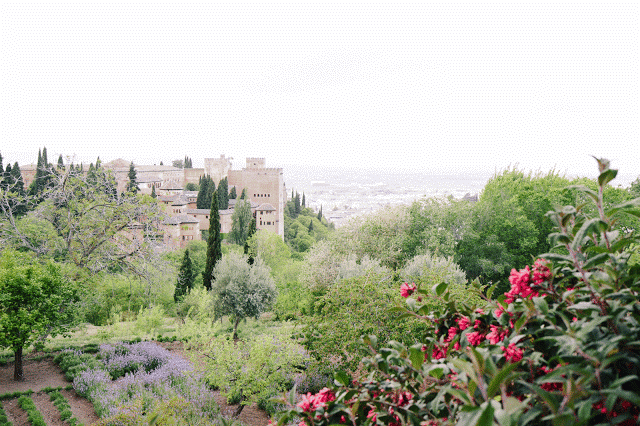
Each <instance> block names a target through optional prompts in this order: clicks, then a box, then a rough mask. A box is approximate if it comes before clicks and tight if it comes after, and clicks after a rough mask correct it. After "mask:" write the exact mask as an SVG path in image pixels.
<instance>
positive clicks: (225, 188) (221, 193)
mask: <svg viewBox="0 0 640 426" xmlns="http://www.w3.org/2000/svg"><path fill="white" fill-rule="evenodd" d="M218 208H219V209H220V210H226V209H228V208H229V183H228V181H227V178H224V179H222V180H220V182H219V183H218Z"/></svg>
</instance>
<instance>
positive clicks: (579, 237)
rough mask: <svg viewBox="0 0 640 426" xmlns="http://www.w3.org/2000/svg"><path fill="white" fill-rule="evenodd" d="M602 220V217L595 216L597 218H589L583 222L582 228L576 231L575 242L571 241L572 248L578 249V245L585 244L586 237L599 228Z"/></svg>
mask: <svg viewBox="0 0 640 426" xmlns="http://www.w3.org/2000/svg"><path fill="white" fill-rule="evenodd" d="M600 222H602V221H601V220H600V219H598V218H595V219H589V220H587V221H586V222H585V223H583V224H582V226H581V227H580V229H579V230H578V232H577V233H576V236H575V237H574V239H573V242H572V243H571V248H572V249H573V250H577V249H578V247H580V246H582V245H583V244H584V240H585V238H588V236H589V234H591V233H594V232H596V231H598V230H599V227H600ZM605 226H606V224H605Z"/></svg>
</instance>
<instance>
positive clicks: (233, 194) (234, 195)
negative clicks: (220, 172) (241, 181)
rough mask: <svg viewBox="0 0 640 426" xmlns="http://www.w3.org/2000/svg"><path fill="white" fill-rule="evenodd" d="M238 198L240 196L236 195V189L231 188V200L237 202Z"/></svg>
mask: <svg viewBox="0 0 640 426" xmlns="http://www.w3.org/2000/svg"><path fill="white" fill-rule="evenodd" d="M236 198H238V194H237V193H236V187H235V186H233V187H231V191H229V199H230V200H235V199H236Z"/></svg>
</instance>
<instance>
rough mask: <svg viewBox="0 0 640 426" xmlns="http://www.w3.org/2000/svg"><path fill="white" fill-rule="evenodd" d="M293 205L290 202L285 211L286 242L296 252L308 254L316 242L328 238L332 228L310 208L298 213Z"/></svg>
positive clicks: (301, 209) (302, 209)
mask: <svg viewBox="0 0 640 426" xmlns="http://www.w3.org/2000/svg"><path fill="white" fill-rule="evenodd" d="M292 203H293V202H292V201H288V202H287V205H286V206H285V209H284V213H285V214H284V241H285V242H286V243H287V245H288V246H289V247H290V248H291V249H292V250H294V251H296V252H299V253H303V252H307V251H309V249H310V248H311V247H312V246H313V245H314V244H315V243H316V242H318V241H321V240H324V239H326V238H328V236H329V235H330V233H331V228H330V227H329V223H328V222H327V221H326V219H320V220H319V219H318V217H317V215H316V214H315V213H314V212H313V210H311V209H310V208H300V209H299V210H298V211H297V213H296V212H295V208H293V207H292V206H293V204H292Z"/></svg>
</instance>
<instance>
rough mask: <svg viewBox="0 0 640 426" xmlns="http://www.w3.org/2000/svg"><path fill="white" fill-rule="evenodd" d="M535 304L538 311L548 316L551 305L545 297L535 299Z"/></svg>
mask: <svg viewBox="0 0 640 426" xmlns="http://www.w3.org/2000/svg"><path fill="white" fill-rule="evenodd" d="M533 304H534V305H535V306H536V309H537V310H539V311H540V312H542V313H543V314H544V315H546V314H547V313H548V312H549V305H548V304H547V301H546V300H545V298H544V297H534V298H533Z"/></svg>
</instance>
